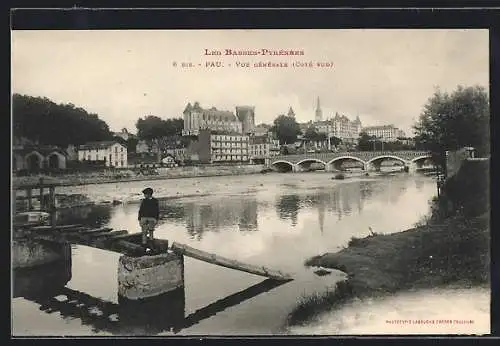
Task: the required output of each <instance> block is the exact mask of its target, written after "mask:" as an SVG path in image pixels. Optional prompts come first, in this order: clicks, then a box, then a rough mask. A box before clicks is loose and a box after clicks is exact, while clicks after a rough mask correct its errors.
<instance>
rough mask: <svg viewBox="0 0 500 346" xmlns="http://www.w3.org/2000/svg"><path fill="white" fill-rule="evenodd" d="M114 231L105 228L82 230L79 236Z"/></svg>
mask: <svg viewBox="0 0 500 346" xmlns="http://www.w3.org/2000/svg"><path fill="white" fill-rule="evenodd" d="M112 230H113V229H112V228H109V227H103V228H94V229H85V230H82V231H80V232H78V233H79V234H90V233H102V232H109V231H112Z"/></svg>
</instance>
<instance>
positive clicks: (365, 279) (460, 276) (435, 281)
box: [289, 214, 490, 324]
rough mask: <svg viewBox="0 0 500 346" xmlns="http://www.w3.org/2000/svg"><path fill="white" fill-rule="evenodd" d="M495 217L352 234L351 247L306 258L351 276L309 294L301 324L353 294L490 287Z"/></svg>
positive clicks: (298, 317)
mask: <svg viewBox="0 0 500 346" xmlns="http://www.w3.org/2000/svg"><path fill="white" fill-rule="evenodd" d="M489 249H490V245H489V215H487V214H485V215H483V216H481V217H476V218H473V219H468V220H466V219H464V218H463V217H452V218H449V219H447V220H446V221H445V222H444V223H442V224H439V225H433V224H429V225H425V226H420V227H416V228H413V229H410V230H407V231H404V232H400V233H394V234H388V235H383V234H375V235H371V236H368V237H366V238H352V239H351V241H350V242H349V245H348V247H346V248H345V249H343V250H341V251H340V252H337V253H327V254H324V255H321V256H316V257H313V258H311V259H309V260H307V261H306V265H308V266H322V267H325V268H332V269H338V270H341V271H343V272H345V273H346V274H347V275H348V279H347V281H345V282H340V283H338V284H337V286H336V287H335V288H333V289H332V290H330V291H328V292H326V293H324V294H322V295H317V296H313V297H307V298H304V299H303V300H302V302H301V304H299V306H298V308H297V309H296V310H295V311H294V312H293V313H292V314H291V315H290V319H289V323H290V324H299V323H301V322H304V321H306V320H308V319H310V318H311V317H313V316H315V315H316V314H318V313H320V312H323V311H326V310H328V309H332V308H334V307H336V306H338V305H339V304H343V303H345V302H346V301H348V300H350V299H353V298H364V297H371V296H377V295H384V294H390V293H394V292H397V291H401V290H407V289H416V288H431V287H443V286H444V287H449V286H453V287H471V286H475V285H487V284H488V283H489V275H490V269H489V264H490V256H489Z"/></svg>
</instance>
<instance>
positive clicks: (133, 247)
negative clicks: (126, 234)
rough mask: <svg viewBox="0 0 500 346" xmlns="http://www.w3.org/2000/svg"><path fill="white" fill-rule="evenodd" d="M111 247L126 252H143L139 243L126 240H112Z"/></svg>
mask: <svg viewBox="0 0 500 346" xmlns="http://www.w3.org/2000/svg"><path fill="white" fill-rule="evenodd" d="M111 247H112V248H113V249H116V250H118V251H120V252H125V253H127V254H130V253H132V254H140V253H144V248H143V247H142V246H141V245H137V244H134V243H131V242H129V241H126V240H119V241H116V242H113V243H112V245H111Z"/></svg>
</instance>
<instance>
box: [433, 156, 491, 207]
mask: <svg viewBox="0 0 500 346" xmlns="http://www.w3.org/2000/svg"><path fill="white" fill-rule="evenodd" d="M490 191H491V190H490V160H489V159H488V158H476V159H474V158H472V159H471V158H466V159H464V160H463V161H462V162H461V165H460V166H459V167H458V169H457V171H456V172H455V174H453V175H452V176H451V177H448V178H447V180H446V181H445V183H444V186H443V189H442V192H443V197H444V198H445V199H446V200H447V201H448V202H449V203H450V207H451V209H453V210H457V211H460V212H461V213H463V214H465V215H469V216H477V215H481V214H483V213H486V212H488V211H489V210H490Z"/></svg>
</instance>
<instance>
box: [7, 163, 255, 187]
mask: <svg viewBox="0 0 500 346" xmlns="http://www.w3.org/2000/svg"><path fill="white" fill-rule="evenodd" d="M264 168H265V166H264V165H231V166H229V165H228V166H215V165H203V166H188V167H173V168H165V169H161V168H160V169H158V173H159V174H158V175H151V176H148V175H146V176H145V175H140V176H137V175H136V174H135V173H134V172H132V171H131V170H124V171H123V172H121V173H120V174H119V175H117V174H114V175H112V174H95V173H94V174H84V173H82V174H75V175H66V176H61V177H57V178H56V177H46V178H45V180H46V182H47V183H52V184H62V185H86V184H100V183H110V182H121V181H147V180H159V179H175V178H191V177H211V176H225V175H242V174H256V173H260V171H261V170H262V169H264ZM39 179H40V177H39V176H33V177H14V178H13V185H14V186H19V185H29V184H38V182H39Z"/></svg>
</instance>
